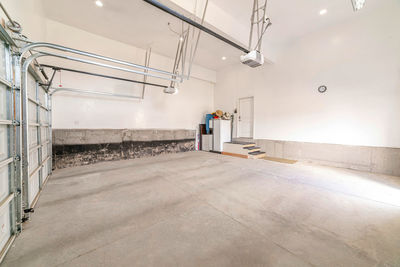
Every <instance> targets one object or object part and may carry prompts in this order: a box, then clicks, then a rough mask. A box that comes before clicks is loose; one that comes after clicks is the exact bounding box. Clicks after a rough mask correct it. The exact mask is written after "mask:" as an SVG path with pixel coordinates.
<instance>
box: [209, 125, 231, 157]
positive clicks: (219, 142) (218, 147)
mask: <svg viewBox="0 0 400 267" xmlns="http://www.w3.org/2000/svg"><path fill="white" fill-rule="evenodd" d="M212 122H213V150H214V151H218V152H222V151H223V149H224V143H226V142H231V141H232V130H231V127H232V123H231V120H221V119H215V120H213V121H212Z"/></svg>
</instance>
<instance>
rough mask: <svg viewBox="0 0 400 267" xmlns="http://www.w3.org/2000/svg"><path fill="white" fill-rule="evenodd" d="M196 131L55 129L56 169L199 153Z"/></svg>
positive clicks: (54, 153)
mask: <svg viewBox="0 0 400 267" xmlns="http://www.w3.org/2000/svg"><path fill="white" fill-rule="evenodd" d="M195 135H196V133H195V131H194V130H180V129H179V130H158V129H151V130H149V129H146V130H136V129H55V130H53V167H54V168H65V167H72V166H79V165H87V164H93V163H97V162H101V161H111V160H121V159H132V158H140V157H148V156H155V155H159V154H166V153H178V152H186V151H192V150H195Z"/></svg>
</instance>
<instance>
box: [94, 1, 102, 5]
mask: <svg viewBox="0 0 400 267" xmlns="http://www.w3.org/2000/svg"><path fill="white" fill-rule="evenodd" d="M94 3H95V4H96V6H98V7H102V6H103V2H101V1H100V0H96V2H94Z"/></svg>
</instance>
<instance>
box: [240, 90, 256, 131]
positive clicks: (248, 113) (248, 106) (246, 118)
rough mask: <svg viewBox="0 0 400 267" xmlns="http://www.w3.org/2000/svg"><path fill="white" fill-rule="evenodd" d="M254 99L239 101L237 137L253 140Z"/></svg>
mask: <svg viewBox="0 0 400 267" xmlns="http://www.w3.org/2000/svg"><path fill="white" fill-rule="evenodd" d="M253 113H254V98H253V97H247V98H241V99H239V118H238V137H246V138H253Z"/></svg>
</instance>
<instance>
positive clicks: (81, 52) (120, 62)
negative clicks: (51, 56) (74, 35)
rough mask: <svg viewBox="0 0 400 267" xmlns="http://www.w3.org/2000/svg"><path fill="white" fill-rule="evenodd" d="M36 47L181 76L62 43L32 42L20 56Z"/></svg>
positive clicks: (23, 49) (22, 50) (24, 48)
mask: <svg viewBox="0 0 400 267" xmlns="http://www.w3.org/2000/svg"><path fill="white" fill-rule="evenodd" d="M38 47H46V48H51V49H56V50H60V51H64V52H68V53H73V54H78V55H82V56H87V57H92V58H97V59H100V60H104V61H109V62H113V63H117V64H121V65H126V66H130V67H134V68H139V69H143V70H148V71H153V72H158V73H161V74H163V75H169V76H174V77H175V76H178V77H179V78H182V77H181V76H179V75H176V74H173V73H170V72H168V71H164V70H159V69H155V68H151V67H145V66H142V65H138V64H134V63H131V62H127V61H123V60H119V59H115V58H110V57H106V56H101V55H97V54H94V53H90V52H85V51H81V50H78V49H73V48H69V47H65V46H62V45H56V44H51V43H45V42H38V43H32V44H29V45H27V46H24V47H23V48H22V49H21V58H22V56H23V55H24V54H25V53H26V52H27V51H29V50H32V49H34V48H38ZM157 78H160V77H157Z"/></svg>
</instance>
